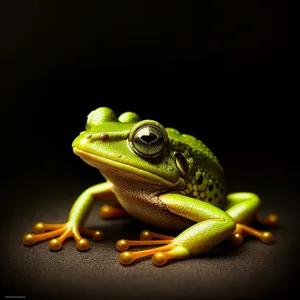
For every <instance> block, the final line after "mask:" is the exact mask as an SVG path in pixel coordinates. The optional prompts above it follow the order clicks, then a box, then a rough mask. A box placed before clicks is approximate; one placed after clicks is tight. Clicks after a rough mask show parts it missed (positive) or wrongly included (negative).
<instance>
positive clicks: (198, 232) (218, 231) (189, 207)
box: [117, 193, 236, 266]
mask: <svg viewBox="0 0 300 300" xmlns="http://www.w3.org/2000/svg"><path fill="white" fill-rule="evenodd" d="M159 199H160V201H161V202H162V203H163V204H164V205H165V206H166V207H167V209H168V210H169V211H170V212H171V213H173V214H175V215H178V216H181V217H184V218H187V219H190V220H192V221H194V222H196V224H194V225H192V226H191V227H189V228H188V229H186V230H185V231H183V232H182V233H181V234H180V235H178V236H177V237H176V238H173V239H172V237H166V236H161V237H159V236H157V237H158V238H161V240H158V241H147V240H145V241H135V243H134V241H126V240H121V241H119V242H118V243H119V244H118V243H117V248H118V250H121V251H122V250H126V248H128V246H131V245H158V244H165V245H164V246H160V247H157V248H153V249H147V250H142V251H136V252H130V251H125V252H122V253H121V254H120V256H119V260H120V262H121V263H122V264H124V265H129V264H131V263H132V262H133V261H135V260H136V259H139V258H142V257H146V256H151V255H153V257H152V262H153V263H154V264H155V265H160V266H161V265H164V264H165V263H166V262H167V261H168V260H170V259H184V258H187V257H190V256H194V255H197V254H200V253H202V252H206V251H208V250H209V249H211V248H212V247H214V246H215V245H217V244H219V243H220V242H222V241H223V240H225V239H226V238H228V237H229V236H230V235H231V234H232V232H233V231H234V230H235V227H236V224H235V222H234V220H233V218H232V217H231V216H230V215H229V214H227V213H226V212H224V211H223V210H221V209H219V208H217V207H215V206H213V205H211V204H209V203H206V202H203V201H199V200H197V199H194V198H190V197H187V196H184V195H181V194H175V193H167V194H163V195H160V196H159Z"/></svg>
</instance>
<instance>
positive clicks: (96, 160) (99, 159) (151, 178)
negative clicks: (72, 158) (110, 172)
mask: <svg viewBox="0 0 300 300" xmlns="http://www.w3.org/2000/svg"><path fill="white" fill-rule="evenodd" d="M73 152H74V153H75V154H76V155H78V156H79V157H80V158H81V159H82V160H84V161H85V162H86V163H87V164H89V165H90V166H92V167H95V168H97V169H99V170H100V169H101V167H102V168H103V167H109V168H114V169H117V170H124V171H126V172H128V173H129V174H132V175H134V176H135V177H136V178H139V177H140V178H141V180H142V181H143V182H146V181H147V182H148V183H150V184H154V185H162V186H165V187H168V188H176V187H178V188H180V187H182V185H184V181H183V179H182V178H181V177H179V178H178V180H177V181H176V182H170V181H168V180H166V179H165V178H162V177H161V176H158V175H156V174H153V173H150V172H148V171H145V170H142V169H138V168H136V167H134V166H131V165H127V164H124V163H122V162H119V161H115V160H111V159H108V158H105V157H103V156H99V155H96V154H93V153H90V152H87V151H83V150H79V149H78V148H76V147H74V148H73Z"/></svg>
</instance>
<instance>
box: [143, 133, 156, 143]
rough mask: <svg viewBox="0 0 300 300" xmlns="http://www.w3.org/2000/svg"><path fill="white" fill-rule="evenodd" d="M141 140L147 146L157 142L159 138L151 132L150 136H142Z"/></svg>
mask: <svg viewBox="0 0 300 300" xmlns="http://www.w3.org/2000/svg"><path fill="white" fill-rule="evenodd" d="M141 140H142V141H144V142H145V143H147V144H150V143H152V142H154V141H155V140H157V136H156V135H155V134H154V133H152V132H150V133H149V135H142V136H141Z"/></svg>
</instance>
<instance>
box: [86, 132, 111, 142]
mask: <svg viewBox="0 0 300 300" xmlns="http://www.w3.org/2000/svg"><path fill="white" fill-rule="evenodd" d="M86 138H87V139H89V140H92V141H95V140H101V141H102V142H105V141H107V140H108V139H109V135H108V134H107V133H96V134H89V135H88V136H87V137H86Z"/></svg>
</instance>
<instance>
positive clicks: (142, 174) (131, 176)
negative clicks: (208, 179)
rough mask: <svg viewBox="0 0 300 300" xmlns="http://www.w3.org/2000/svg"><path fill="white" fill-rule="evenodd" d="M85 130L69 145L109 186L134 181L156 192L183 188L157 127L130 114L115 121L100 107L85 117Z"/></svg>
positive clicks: (164, 133)
mask: <svg viewBox="0 0 300 300" xmlns="http://www.w3.org/2000/svg"><path fill="white" fill-rule="evenodd" d="M85 129H86V130H85V131H83V132H81V133H80V135H79V136H78V137H77V138H76V139H75V140H74V141H73V144H72V147H73V151H74V153H75V154H76V155H78V156H80V157H81V158H82V159H83V160H84V161H85V162H86V163H88V164H89V165H91V166H93V167H95V168H97V169H99V170H100V172H101V173H102V174H103V176H104V177H105V178H106V179H108V180H110V181H111V182H112V183H114V184H118V182H122V181H124V180H127V181H135V182H142V183H147V184H151V185H155V186H156V188H158V187H157V186H160V188H158V189H163V188H182V187H183V186H184V180H183V178H182V176H181V175H180V171H179V169H178V167H177V165H176V159H175V158H174V155H173V154H172V151H170V149H169V147H168V134H167V131H166V130H165V128H164V127H163V126H162V125H161V124H160V123H158V122H156V121H153V120H143V121H141V120H140V118H139V116H138V115H136V114H135V113H133V112H126V113H123V114H121V115H120V116H119V117H118V118H117V117H116V115H115V113H114V112H113V111H112V110H111V109H109V108H106V107H100V108H98V109H96V110H94V111H92V112H91V113H90V114H89V115H88V119H87V123H86V128H85Z"/></svg>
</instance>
